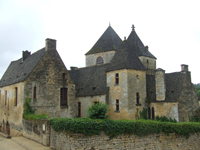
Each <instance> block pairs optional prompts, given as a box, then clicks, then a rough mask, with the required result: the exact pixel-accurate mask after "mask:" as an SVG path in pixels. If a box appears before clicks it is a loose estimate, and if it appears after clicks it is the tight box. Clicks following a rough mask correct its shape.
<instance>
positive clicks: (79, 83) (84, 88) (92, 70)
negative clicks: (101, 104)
mask: <svg viewBox="0 0 200 150" xmlns="http://www.w3.org/2000/svg"><path fill="white" fill-rule="evenodd" d="M108 65H109V64H104V65H97V66H92V67H85V68H80V69H77V70H71V71H69V73H70V76H71V78H72V80H73V81H74V83H75V85H76V90H77V93H76V96H95V95H105V94H106V93H107V92H108V87H107V82H106V69H107V67H108Z"/></svg>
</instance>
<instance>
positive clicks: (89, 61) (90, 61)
mask: <svg viewBox="0 0 200 150" xmlns="http://www.w3.org/2000/svg"><path fill="white" fill-rule="evenodd" d="M115 52H116V51H115V50H113V51H108V52H103V53H96V54H90V55H86V56H85V57H86V67H88V66H93V65H96V62H97V58H98V57H102V58H103V61H104V64H106V63H110V61H111V59H112V58H113V56H114V55H115Z"/></svg>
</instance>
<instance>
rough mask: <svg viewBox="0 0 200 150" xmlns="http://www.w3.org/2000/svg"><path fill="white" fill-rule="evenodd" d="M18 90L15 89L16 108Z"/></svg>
mask: <svg viewBox="0 0 200 150" xmlns="http://www.w3.org/2000/svg"><path fill="white" fill-rule="evenodd" d="M17 92H18V89H17V87H16V88H15V103H14V104H15V106H17V98H18V93H17Z"/></svg>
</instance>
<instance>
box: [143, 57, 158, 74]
mask: <svg viewBox="0 0 200 150" xmlns="http://www.w3.org/2000/svg"><path fill="white" fill-rule="evenodd" d="M139 59H140V61H141V62H142V64H143V65H144V67H145V68H146V69H147V74H149V75H154V74H155V70H156V59H155V58H150V57H146V56H140V57H139Z"/></svg>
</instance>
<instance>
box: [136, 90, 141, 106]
mask: <svg viewBox="0 0 200 150" xmlns="http://www.w3.org/2000/svg"><path fill="white" fill-rule="evenodd" d="M136 106H141V104H140V94H139V93H136Z"/></svg>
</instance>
